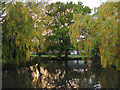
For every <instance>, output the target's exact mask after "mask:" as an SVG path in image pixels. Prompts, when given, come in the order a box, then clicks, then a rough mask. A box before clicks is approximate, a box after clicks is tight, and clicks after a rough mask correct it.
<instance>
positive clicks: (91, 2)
mask: <svg viewBox="0 0 120 90" xmlns="http://www.w3.org/2000/svg"><path fill="white" fill-rule="evenodd" d="M57 1H60V2H64V3H66V2H70V1H72V2H74V3H77V2H78V1H81V2H82V3H83V5H85V6H89V7H90V8H91V9H94V7H99V6H100V4H101V3H102V2H106V1H107V0H51V2H53V3H54V2H57ZM92 13H93V11H92Z"/></svg>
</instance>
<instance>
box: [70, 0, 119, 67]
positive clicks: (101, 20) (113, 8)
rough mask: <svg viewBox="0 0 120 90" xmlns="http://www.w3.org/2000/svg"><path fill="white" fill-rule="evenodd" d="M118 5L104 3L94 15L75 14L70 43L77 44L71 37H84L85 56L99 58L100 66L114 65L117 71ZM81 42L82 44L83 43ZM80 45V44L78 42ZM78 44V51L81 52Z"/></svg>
mask: <svg viewBox="0 0 120 90" xmlns="http://www.w3.org/2000/svg"><path fill="white" fill-rule="evenodd" d="M117 10H118V3H115V2H109V3H108V2H106V3H105V4H102V5H101V6H100V7H99V8H97V9H96V12H95V14H94V15H92V16H90V15H81V14H76V15H74V18H76V20H75V23H74V24H73V25H72V27H71V32H70V33H71V42H72V43H74V45H75V44H76V43H77V42H76V41H75V40H74V39H73V37H76V39H77V38H79V37H80V35H84V36H86V38H85V40H84V41H83V42H84V50H85V52H86V54H88V55H91V54H92V53H93V51H94V54H97V55H98V56H100V59H101V65H102V66H103V67H104V68H106V67H107V66H111V65H115V66H116V67H117V69H118V52H117V49H118V48H117V45H118V18H117V17H118V12H117ZM83 42H82V43H83ZM80 43H81V42H80ZM81 46H82V45H81V44H80V46H79V49H80V50H81V49H82V47H81Z"/></svg>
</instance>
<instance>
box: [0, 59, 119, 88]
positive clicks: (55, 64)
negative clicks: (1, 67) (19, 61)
mask: <svg viewBox="0 0 120 90" xmlns="http://www.w3.org/2000/svg"><path fill="white" fill-rule="evenodd" d="M119 76H120V74H118V72H117V71H116V70H115V68H107V69H102V68H95V67H92V66H91V61H90V60H89V61H85V60H69V61H51V60H44V61H41V62H40V63H37V64H34V65H32V66H30V67H24V68H21V69H19V70H17V71H10V72H8V71H4V72H2V88H56V89H58V88H119V87H120V85H118V77H119Z"/></svg>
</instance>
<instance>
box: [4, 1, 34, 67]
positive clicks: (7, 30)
mask: <svg viewBox="0 0 120 90" xmlns="http://www.w3.org/2000/svg"><path fill="white" fill-rule="evenodd" d="M3 4H4V5H5V3H3ZM5 10H6V14H7V15H6V16H5V18H4V22H3V24H2V35H3V37H2V51H3V53H2V56H3V60H4V61H6V62H10V63H14V64H17V65H19V62H25V60H26V58H27V57H28V56H29V49H30V48H29V46H30V44H31V40H32V38H33V37H34V30H33V19H32V16H31V13H30V11H29V8H28V7H25V6H23V3H21V2H16V3H12V2H11V3H8V4H7V5H5Z"/></svg>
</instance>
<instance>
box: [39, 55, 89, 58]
mask: <svg viewBox="0 0 120 90" xmlns="http://www.w3.org/2000/svg"><path fill="white" fill-rule="evenodd" d="M64 56H65V55H61V57H64ZM41 57H53V58H56V57H57V56H55V55H41ZM68 57H70V58H80V57H88V56H87V55H86V56H85V55H68Z"/></svg>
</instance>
